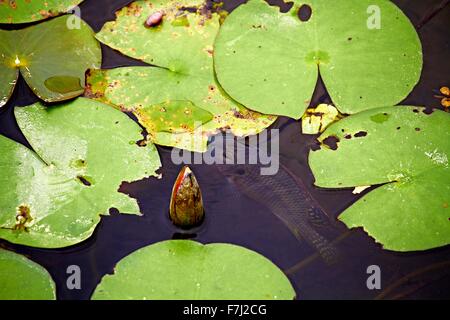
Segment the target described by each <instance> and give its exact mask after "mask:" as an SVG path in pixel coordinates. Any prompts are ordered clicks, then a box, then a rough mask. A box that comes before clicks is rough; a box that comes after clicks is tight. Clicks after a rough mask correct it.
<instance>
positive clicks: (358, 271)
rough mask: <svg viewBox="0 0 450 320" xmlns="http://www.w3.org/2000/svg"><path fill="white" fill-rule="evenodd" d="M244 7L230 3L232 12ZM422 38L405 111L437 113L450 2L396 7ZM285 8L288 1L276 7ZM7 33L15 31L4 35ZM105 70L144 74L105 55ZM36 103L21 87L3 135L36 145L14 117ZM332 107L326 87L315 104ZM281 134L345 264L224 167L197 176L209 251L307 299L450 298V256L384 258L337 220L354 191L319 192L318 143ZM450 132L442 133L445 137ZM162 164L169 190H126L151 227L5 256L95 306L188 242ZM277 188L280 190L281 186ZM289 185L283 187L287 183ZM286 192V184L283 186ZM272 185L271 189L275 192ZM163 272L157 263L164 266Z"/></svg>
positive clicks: (283, 124) (109, 2)
mask: <svg viewBox="0 0 450 320" xmlns="http://www.w3.org/2000/svg"><path fill="white" fill-rule="evenodd" d="M129 2H131V1H126V0H114V1H113V0H96V1H93V0H86V1H85V2H84V3H83V4H82V6H81V9H82V17H83V19H84V20H85V21H87V22H88V23H89V24H90V25H91V26H92V27H93V28H94V29H95V30H96V31H98V30H99V29H100V28H101V26H102V25H103V24H104V23H105V22H106V21H108V20H112V19H113V18H114V12H115V10H117V9H119V8H121V7H123V6H124V5H126V4H128V3H129ZM240 2H242V1H235V0H232V1H226V4H225V5H226V7H227V8H228V9H231V8H234V7H236V6H237V5H238V4H239V3H240ZM394 2H395V3H396V4H397V5H398V6H399V7H400V8H402V10H403V11H404V12H405V13H406V15H407V16H408V17H409V18H410V19H411V20H412V22H413V24H414V25H415V26H416V27H417V28H418V31H419V34H420V37H421V40H422V44H423V50H424V57H425V66H424V71H423V74H422V78H421V81H420V83H419V85H418V86H417V87H416V88H415V90H414V91H413V92H412V93H411V94H410V96H409V97H408V98H407V99H406V100H405V101H404V104H414V105H426V106H429V107H438V106H439V99H437V98H435V97H434V95H435V94H436V93H437V90H438V89H439V88H440V87H441V86H444V85H447V86H448V85H449V84H450V83H449V82H450V81H449V80H450V79H449V75H450V62H449V56H450V55H449V54H450V42H449V25H448V22H449V21H450V5H449V2H450V1H442V0H427V1H412V0H397V1H394ZM271 3H278V4H280V3H281V1H271ZM3 27H4V28H7V27H6V26H3ZM103 54H104V56H103V67H104V68H113V67H118V66H127V65H137V64H142V63H140V62H137V61H134V60H133V59H130V58H126V57H124V56H122V55H120V54H119V53H117V52H115V51H113V50H111V49H109V48H106V47H103ZM35 101H37V98H35V97H34V95H33V94H32V93H31V91H30V90H29V89H28V88H27V86H26V84H25V82H24V81H23V80H22V79H20V81H19V83H18V85H17V87H16V90H15V92H14V95H13V98H12V99H11V101H10V102H9V103H8V105H7V106H6V107H5V108H2V111H1V114H0V133H1V134H3V135H6V136H8V137H11V138H13V139H15V140H17V141H20V142H22V143H24V144H27V143H26V141H25V139H24V137H23V136H22V135H21V133H20V131H19V129H18V126H17V124H16V122H15V119H14V116H13V107H14V106H16V105H17V106H25V105H28V104H31V103H33V102H35ZM319 102H329V97H328V95H327V93H326V91H325V89H324V87H323V85H322V84H321V83H320V81H319V83H318V85H317V88H316V91H315V93H314V98H313V100H312V104H313V105H316V104H318V103H319ZM274 126H275V127H277V128H280V129H281V132H280V141H281V146H280V153H281V162H282V164H283V166H285V167H286V169H287V170H289V171H290V172H292V173H293V174H294V175H295V176H296V177H297V178H298V180H299V181H300V183H297V187H298V188H299V190H300V191H302V192H306V193H308V194H309V195H310V196H311V197H312V198H313V199H314V200H315V201H316V205H315V206H317V207H319V206H320V207H321V208H323V210H324V211H325V213H326V214H327V215H329V216H330V217H331V219H330V221H329V223H328V224H326V226H325V227H323V226H322V227H321V226H320V225H319V226H317V230H318V232H319V233H321V234H322V236H323V237H325V238H327V239H328V240H329V241H331V242H333V244H334V245H335V247H336V249H337V252H338V258H337V259H336V260H335V261H334V262H333V263H332V264H329V263H326V262H325V261H324V260H323V259H322V258H321V257H319V256H318V254H317V253H316V252H315V250H314V249H312V247H310V246H309V245H307V244H306V243H305V242H299V241H298V240H297V239H296V238H295V237H294V236H293V235H292V234H291V232H290V231H289V229H288V228H287V227H286V226H285V225H284V224H283V223H282V222H281V221H280V220H279V219H278V218H277V217H276V216H275V215H274V214H273V213H272V211H271V208H272V209H273V206H272V205H271V203H267V199H264V198H263V197H262V196H261V198H260V199H258V197H254V196H251V195H249V194H248V192H247V193H244V192H242V191H243V190H242V188H239V186H238V185H236V184H233V183H231V182H230V181H229V179H227V178H226V177H225V176H224V175H223V174H222V172H221V171H220V170H218V168H217V167H216V166H208V165H194V166H192V168H193V170H194V172H195V174H196V176H197V179H198V180H199V183H200V185H201V187H202V190H203V196H204V202H205V209H206V214H207V220H206V223H205V225H203V226H202V227H201V228H200V230H198V232H197V234H196V235H195V239H196V240H197V241H200V242H202V243H211V242H227V243H234V244H238V245H241V246H245V247H247V248H250V249H253V250H255V251H258V252H260V253H261V254H263V255H265V256H266V257H268V258H269V259H271V260H272V261H273V262H274V263H276V264H277V265H278V266H279V267H280V268H282V269H283V270H285V271H286V272H287V273H288V276H289V278H290V280H291V281H292V283H293V284H294V286H295V289H296V290H297V293H298V296H299V298H302V299H374V298H391V299H405V298H409V299H431V298H447V299H448V298H450V246H446V247H443V248H439V249H435V250H430V251H426V252H413V253H395V252H390V251H385V250H382V248H381V247H380V246H379V245H377V244H376V243H374V241H372V239H370V238H369V237H368V236H366V235H365V234H364V232H363V231H362V230H353V231H350V232H349V231H348V230H347V229H346V228H345V227H344V225H342V224H341V223H339V222H337V221H336V220H335V217H337V216H338V214H339V213H340V212H342V210H343V209H345V208H346V207H348V206H349V205H350V204H351V203H353V202H354V201H356V200H357V198H358V196H355V195H353V194H352V193H351V190H337V191H336V190H333V191H329V190H319V189H317V188H315V187H313V177H312V174H311V172H310V169H309V168H308V165H307V154H308V152H309V150H310V148H311V147H312V146H313V145H314V141H315V137H313V136H306V135H301V134H300V130H301V129H300V123H298V122H295V121H293V120H289V119H286V118H281V119H279V120H278V121H277V123H276V124H275V125H274ZM444 129H445V128H443V130H444ZM159 151H160V155H161V158H162V162H163V169H162V170H161V173H162V174H163V179H162V180H156V179H146V180H143V181H139V182H136V183H132V184H125V185H123V186H122V189H121V190H122V191H123V192H125V193H127V194H129V195H130V196H131V197H134V198H136V199H138V201H139V203H140V206H141V209H142V212H143V213H144V215H143V216H142V217H136V216H128V215H120V214H118V213H115V212H112V215H111V216H108V217H103V218H102V221H101V223H100V224H99V225H98V227H97V229H96V231H95V233H94V235H93V236H92V237H91V238H90V239H88V240H87V241H85V242H83V243H81V244H79V245H76V246H73V247H69V248H65V249H60V250H43V249H34V248H28V247H24V246H18V245H14V244H11V243H8V242H5V241H0V246H2V247H4V248H7V249H10V250H13V251H16V252H19V253H22V254H25V255H26V256H28V257H30V258H31V259H32V260H34V261H36V262H37V263H39V264H41V265H42V266H44V267H45V268H46V269H47V270H48V271H49V272H50V273H51V275H52V276H53V278H54V280H55V281H56V284H57V294H58V298H59V299H89V297H90V295H91V293H92V292H93V290H94V288H95V287H96V285H97V283H98V282H99V281H100V279H101V277H102V276H103V275H105V274H106V273H111V272H112V270H113V268H114V266H115V264H116V263H117V262H118V261H119V260H120V259H121V258H123V257H125V256H126V255H128V254H129V253H131V252H133V251H135V250H136V249H138V248H141V247H143V246H146V245H149V244H152V243H155V242H157V241H162V240H167V239H172V238H179V237H180V234H178V232H179V231H178V230H177V229H176V228H174V227H173V226H172V225H171V224H170V223H169V222H168V219H167V210H168V204H169V198H170V192H171V188H172V184H173V181H174V180H175V178H176V175H177V173H178V171H179V169H180V167H179V166H175V165H174V164H173V163H172V161H171V159H170V149H168V148H159ZM272 179H275V180H273V183H275V182H277V181H278V180H276V179H277V176H275V177H274V178H272ZM278 179H280V178H278ZM278 182H279V181H278ZM266 183H269V184H270V183H272V182H270V181H269V182H267V181H266ZM155 263H158V262H157V261H155ZM72 264H76V265H79V266H80V267H81V270H82V289H81V290H72V291H70V290H68V289H67V288H66V285H65V282H66V277H67V274H66V268H67V266H69V265H72ZM373 264H375V265H378V266H380V268H381V272H382V280H381V282H382V289H381V290H374V291H371V290H368V289H367V287H366V279H367V276H368V275H367V274H366V269H367V267H368V266H369V265H373Z"/></svg>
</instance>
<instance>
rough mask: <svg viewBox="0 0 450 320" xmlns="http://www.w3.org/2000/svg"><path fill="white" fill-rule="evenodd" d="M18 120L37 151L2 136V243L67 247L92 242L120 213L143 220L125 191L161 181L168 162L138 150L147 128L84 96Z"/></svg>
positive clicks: (26, 111) (27, 111)
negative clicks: (108, 217) (104, 222)
mask: <svg viewBox="0 0 450 320" xmlns="http://www.w3.org/2000/svg"><path fill="white" fill-rule="evenodd" d="M15 115H16V119H17V122H18V124H19V127H20V129H21V130H22V132H23V134H24V135H25V137H26V139H27V140H28V142H29V143H30V144H31V146H32V147H33V149H34V151H35V152H33V151H31V150H29V149H28V148H26V147H24V146H23V145H21V144H18V143H16V142H14V141H12V140H10V139H8V138H6V137H3V136H0V149H1V150H2V152H1V153H0V238H3V239H6V240H8V241H10V242H13V243H18V244H24V245H28V246H33V247H43V248H60V247H65V246H69V245H73V244H76V243H78V242H81V241H83V240H85V239H87V238H88V237H89V236H90V235H91V234H92V233H93V231H94V228H95V227H96V225H97V224H98V223H99V221H100V215H104V214H108V210H109V209H110V208H112V207H114V208H117V209H118V210H119V211H120V212H123V213H130V214H139V207H138V204H137V202H136V201H135V200H134V199H131V198H129V197H128V196H126V195H125V194H122V193H119V192H118V189H119V187H120V185H121V184H122V182H123V181H127V182H132V181H136V180H140V179H143V178H145V177H148V176H153V175H156V173H155V171H156V170H157V169H158V168H159V167H160V160H159V156H158V152H157V150H156V148H155V146H154V145H153V144H151V143H149V144H147V145H146V146H145V147H140V146H138V145H137V143H136V142H137V141H139V140H141V139H142V135H141V129H140V127H139V126H138V125H137V124H136V123H135V122H133V121H132V120H131V119H130V118H128V117H127V115H125V114H123V113H121V112H120V111H117V110H115V109H113V108H110V107H108V106H106V105H104V104H102V103H100V102H96V101H93V100H89V99H84V98H78V99H76V100H74V101H72V102H69V103H65V104H62V105H58V106H53V107H51V108H45V107H44V106H43V105H42V104H40V103H37V104H34V105H32V106H29V107H25V108H16V109H15ZM130 142H131V144H130Z"/></svg>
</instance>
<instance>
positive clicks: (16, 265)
mask: <svg viewBox="0 0 450 320" xmlns="http://www.w3.org/2000/svg"><path fill="white" fill-rule="evenodd" d="M0 283H1V286H0V300H55V299H56V293H55V284H54V282H53V280H52V278H51V276H50V275H49V274H48V272H47V271H46V270H45V269H44V268H42V267H41V266H40V265H38V264H37V263H35V262H33V261H31V260H29V259H27V258H25V257H24V256H21V255H19V254H16V253H13V252H10V251H7V250H3V249H0Z"/></svg>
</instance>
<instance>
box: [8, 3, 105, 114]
mask: <svg viewBox="0 0 450 320" xmlns="http://www.w3.org/2000/svg"><path fill="white" fill-rule="evenodd" d="M1 5H2V4H0V6H1ZM69 17H70V18H71V19H76V20H79V22H80V29H70V28H68V26H67V20H68V19H69ZM101 57H102V54H101V49H100V44H99V43H98V42H97V40H95V38H94V33H93V31H92V29H91V28H90V27H89V26H88V25H87V24H86V23H85V22H83V21H82V20H81V19H80V18H78V17H77V16H74V15H72V16H64V17H59V18H56V19H53V20H51V21H48V22H44V23H40V24H37V25H34V26H31V27H28V28H25V29H21V30H12V31H5V30H0V76H1V78H2V81H1V82H0V107H1V106H3V105H4V104H6V102H7V101H8V99H9V98H10V96H11V94H12V92H13V90H14V86H15V84H16V81H17V78H18V76H19V71H20V73H21V74H22V76H23V77H24V78H25V81H26V82H27V84H28V85H29V86H30V88H31V89H32V90H33V92H34V93H35V94H36V95H37V96H38V97H39V98H41V99H42V100H44V101H46V102H56V101H62V100H67V99H71V98H74V97H77V96H79V95H81V94H82V93H83V91H84V85H85V71H86V70H87V69H89V68H99V67H100V65H101Z"/></svg>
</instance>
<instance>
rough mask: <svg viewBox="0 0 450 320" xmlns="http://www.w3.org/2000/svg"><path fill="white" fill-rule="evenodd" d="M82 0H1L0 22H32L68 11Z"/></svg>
mask: <svg viewBox="0 0 450 320" xmlns="http://www.w3.org/2000/svg"><path fill="white" fill-rule="evenodd" d="M81 2H82V0H3V1H0V23H26V22H34V21H39V20H43V19H48V18H50V17H55V16H57V15H60V14H61V13H65V12H68V11H70V10H71V9H72V8H73V7H75V6H77V5H78V4H80V3H81Z"/></svg>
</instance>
